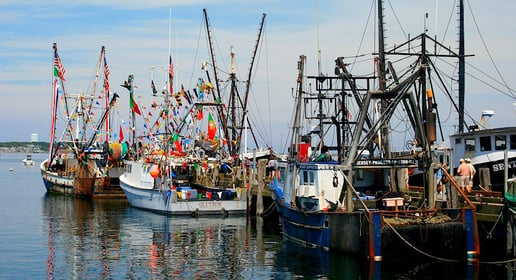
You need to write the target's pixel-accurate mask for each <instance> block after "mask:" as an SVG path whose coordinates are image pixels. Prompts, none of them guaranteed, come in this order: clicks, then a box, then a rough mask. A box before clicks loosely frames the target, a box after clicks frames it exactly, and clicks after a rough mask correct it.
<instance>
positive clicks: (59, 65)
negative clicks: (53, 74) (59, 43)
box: [54, 51, 65, 81]
mask: <svg viewBox="0 0 516 280" xmlns="http://www.w3.org/2000/svg"><path fill="white" fill-rule="evenodd" d="M54 67H55V68H56V71H57V76H58V77H59V78H60V79H61V80H63V81H65V78H64V73H65V69H64V66H63V64H62V63H61V58H59V55H58V54H57V51H56V52H55V55H54Z"/></svg>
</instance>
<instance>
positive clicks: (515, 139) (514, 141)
mask: <svg viewBox="0 0 516 280" xmlns="http://www.w3.org/2000/svg"><path fill="white" fill-rule="evenodd" d="M510 138H511V145H510V147H511V150H514V149H516V135H511V136H510Z"/></svg>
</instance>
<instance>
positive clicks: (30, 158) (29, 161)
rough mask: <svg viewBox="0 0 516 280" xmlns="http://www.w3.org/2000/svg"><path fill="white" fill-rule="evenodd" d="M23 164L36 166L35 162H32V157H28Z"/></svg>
mask: <svg viewBox="0 0 516 280" xmlns="http://www.w3.org/2000/svg"><path fill="white" fill-rule="evenodd" d="M22 163H23V165H25V166H34V163H35V162H34V160H32V155H27V156H26V157H25V158H24V159H23V160H22Z"/></svg>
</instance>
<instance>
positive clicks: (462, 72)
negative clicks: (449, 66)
mask: <svg viewBox="0 0 516 280" xmlns="http://www.w3.org/2000/svg"><path fill="white" fill-rule="evenodd" d="M464 52H465V46H464V0H460V1H459V133H463V132H464V98H465V65H466V64H465V57H464Z"/></svg>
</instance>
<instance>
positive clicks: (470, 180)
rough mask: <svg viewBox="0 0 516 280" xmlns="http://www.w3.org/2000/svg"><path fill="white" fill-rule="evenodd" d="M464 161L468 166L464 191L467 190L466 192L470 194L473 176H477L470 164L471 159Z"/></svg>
mask: <svg viewBox="0 0 516 280" xmlns="http://www.w3.org/2000/svg"><path fill="white" fill-rule="evenodd" d="M464 161H465V162H466V164H467V165H468V166H469V170H470V173H469V179H468V184H467V185H466V189H467V190H468V192H471V188H472V187H473V177H474V176H475V174H477V170H476V169H475V167H474V166H473V164H471V159H469V158H466V159H465V160H464Z"/></svg>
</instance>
